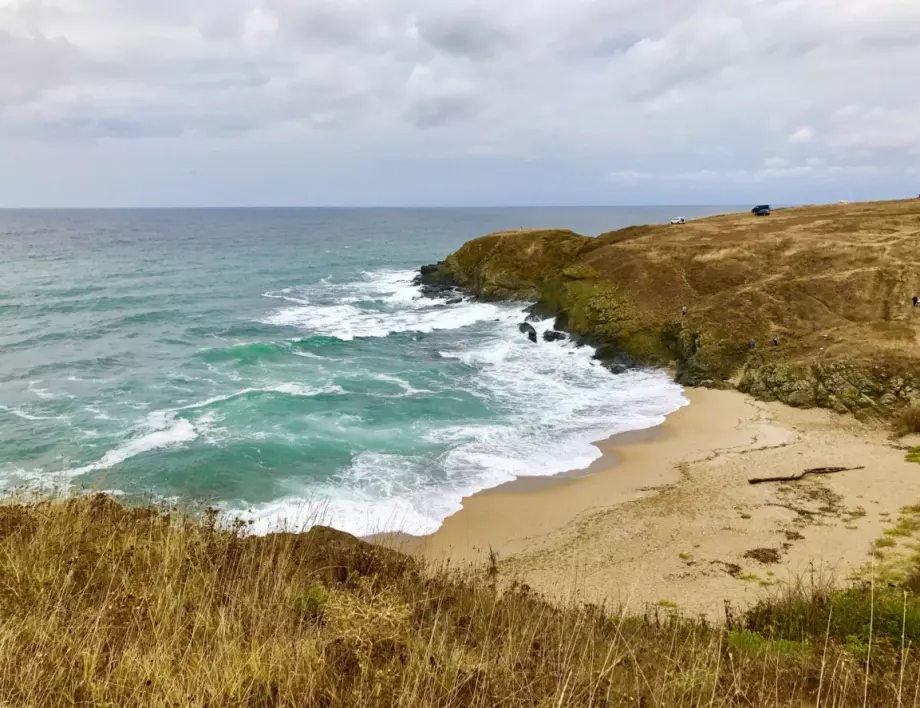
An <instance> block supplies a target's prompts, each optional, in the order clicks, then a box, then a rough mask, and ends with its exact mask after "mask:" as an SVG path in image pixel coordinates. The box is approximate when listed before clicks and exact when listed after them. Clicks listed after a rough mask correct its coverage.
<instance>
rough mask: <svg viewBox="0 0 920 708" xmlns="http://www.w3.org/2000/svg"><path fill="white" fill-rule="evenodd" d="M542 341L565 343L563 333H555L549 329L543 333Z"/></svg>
mask: <svg viewBox="0 0 920 708" xmlns="http://www.w3.org/2000/svg"><path fill="white" fill-rule="evenodd" d="M543 339H544V340H546V341H547V342H562V341H565V339H566V336H565V333H564V332H557V331H555V330H551V329H550V330H547V331H545V332H544V333H543Z"/></svg>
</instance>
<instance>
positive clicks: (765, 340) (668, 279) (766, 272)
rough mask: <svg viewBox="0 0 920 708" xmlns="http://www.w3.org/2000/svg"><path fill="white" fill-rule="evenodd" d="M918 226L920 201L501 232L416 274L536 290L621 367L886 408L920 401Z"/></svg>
mask: <svg viewBox="0 0 920 708" xmlns="http://www.w3.org/2000/svg"><path fill="white" fill-rule="evenodd" d="M918 238H920V200H911V201H902V202H884V203H875V204H857V205H847V206H845V207H844V206H837V205H835V206H829V207H808V208H797V209H789V210H781V211H777V212H775V213H774V215H773V216H771V217H770V218H769V219H759V218H758V217H754V216H752V215H748V214H740V215H728V216H721V217H713V218H710V219H701V220H699V221H694V222H691V223H689V224H686V225H684V226H676V227H670V226H645V227H631V228H628V229H623V230H621V231H616V232H611V233H609V234H604V235H602V236H599V237H597V238H589V237H585V236H580V235H578V234H575V233H573V232H571V231H565V230H527V231H523V230H522V231H510V232H502V233H497V234H491V235H489V236H485V237H482V238H479V239H475V240H473V241H470V242H469V243H467V244H465V245H464V246H463V247H462V248H460V249H459V250H458V251H457V252H456V253H454V254H452V255H450V256H448V257H447V258H446V259H445V260H444V261H443V262H442V263H441V264H438V266H437V267H429V268H427V269H426V270H427V272H424V273H423V276H422V277H423V280H424V281H425V282H427V283H437V284H440V285H454V286H458V287H460V288H461V289H463V290H465V291H466V292H469V293H472V294H475V295H477V296H479V297H482V298H484V299H510V300H515V299H516V300H525V301H531V302H535V303H536V306H535V309H536V310H537V311H538V312H540V313H541V314H543V315H546V316H554V317H556V318H557V326H558V327H559V328H562V329H565V330H567V331H569V332H570V333H572V334H574V335H577V336H578V337H580V338H582V339H583V341H585V342H588V343H590V344H592V345H594V346H596V347H598V355H599V357H601V358H603V359H605V360H607V361H610V362H613V363H615V364H616V365H618V366H643V365H653V366H667V365H671V366H673V367H674V369H675V372H676V379H677V380H678V382H680V383H682V384H685V385H692V386H707V387H735V388H738V389H739V390H741V391H744V392H747V393H750V394H751V395H754V396H756V397H758V398H761V399H764V400H778V401H782V402H784V403H787V404H789V405H793V406H803V407H814V406H819V407H825V408H830V409H832V410H836V411H840V412H846V411H849V412H852V413H854V414H856V415H857V416H860V417H887V416H890V415H893V414H895V413H897V412H898V411H900V410H901V409H902V408H903V407H904V406H906V405H909V404H911V403H916V402H918V401H920V308H913V307H912V306H911V297H912V296H913V294H915V292H917V293H920V258H918V256H917V255H916V254H915V252H916V248H915V244H916V243H917V239H918ZM684 306H686V307H687V313H686V315H685V314H683V313H682V307H684ZM774 336H775V337H777V341H778V344H777V345H776V346H774V345H773V344H772V341H771V340H772V338H773V337H774ZM751 340H754V342H755V344H756V346H755V347H754V348H753V349H752V348H751V347H750V346H749V342H750V341H751Z"/></svg>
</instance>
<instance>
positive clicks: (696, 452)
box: [411, 389, 920, 619]
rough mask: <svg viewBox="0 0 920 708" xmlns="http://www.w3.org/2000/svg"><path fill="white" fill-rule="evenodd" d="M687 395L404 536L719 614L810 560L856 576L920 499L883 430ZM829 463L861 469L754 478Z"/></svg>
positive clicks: (519, 571)
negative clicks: (584, 465) (585, 455)
mask: <svg viewBox="0 0 920 708" xmlns="http://www.w3.org/2000/svg"><path fill="white" fill-rule="evenodd" d="M687 395H688V397H689V399H690V401H691V404H690V405H689V406H687V407H685V408H683V409H681V410H680V411H678V412H677V413H675V414H673V415H672V416H670V417H669V418H668V419H667V421H666V422H665V423H664V424H663V425H661V426H660V427H659V428H657V429H654V430H653V431H646V432H644V433H640V434H632V435H629V436H617V437H615V438H613V439H611V440H608V441H606V442H603V443H600V444H599V447H600V449H601V451H602V452H603V457H602V458H601V459H600V460H599V461H598V462H597V463H596V464H595V465H594V466H592V468H591V469H589V470H587V471H586V472H583V473H578V474H575V475H568V476H563V477H556V478H551V479H547V478H523V479H520V480H518V481H517V482H513V483H511V484H509V485H505V486H503V487H499V488H497V489H493V490H489V491H486V492H482V493H480V494H476V495H474V496H472V497H470V498H468V499H466V500H464V504H463V510H462V511H460V512H459V513H457V514H456V515H454V516H453V517H451V518H450V519H448V520H447V521H446V522H445V523H444V525H443V527H442V528H441V529H440V530H439V531H438V532H437V533H435V534H433V535H431V536H428V537H425V538H423V539H418V540H417V541H413V542H411V550H413V551H414V552H416V553H418V554H420V555H422V556H424V557H426V558H428V559H430V560H433V561H435V562H439V561H443V560H449V561H450V563H451V564H452V565H458V564H460V565H462V564H467V563H480V562H484V561H485V559H486V558H487V557H488V554H489V551H490V549H492V550H494V551H495V553H497V554H498V558H499V568H500V572H501V574H502V577H505V578H512V577H513V578H519V579H520V580H521V581H523V582H526V583H527V584H529V585H530V586H531V587H533V588H534V589H535V590H538V591H540V592H542V593H545V594H546V595H548V596H550V597H557V598H560V599H571V598H573V597H574V598H577V599H583V600H585V601H592V602H606V603H608V604H613V605H623V604H628V606H629V608H631V609H632V610H636V611H641V610H642V609H643V607H645V606H647V605H648V604H656V603H660V604H662V605H665V606H671V605H672V604H676V605H677V606H678V607H680V609H681V610H683V611H685V612H688V613H693V614H697V613H702V614H706V615H707V616H709V617H711V618H713V619H718V618H719V617H721V616H722V615H723V612H724V602H725V601H726V600H727V601H730V602H731V603H733V604H734V605H736V606H746V605H749V604H752V603H753V602H755V601H756V600H757V598H758V597H759V596H761V595H762V594H763V593H764V592H767V588H769V587H771V586H772V585H774V584H776V583H779V582H785V581H788V580H789V579H790V578H794V577H800V576H802V575H803V574H808V573H810V572H812V570H811V569H812V568H815V569H817V572H821V573H825V574H826V573H833V574H834V575H835V576H837V577H839V578H841V579H845V578H847V577H849V576H851V575H852V574H854V573H855V572H857V571H859V570H860V569H861V568H864V567H865V566H866V564H867V563H868V562H869V560H870V550H871V546H872V542H873V541H874V540H875V539H877V538H878V537H879V536H880V535H881V534H882V532H883V531H884V529H885V528H886V526H888V525H889V524H891V523H893V522H894V521H895V520H896V519H897V517H898V513H899V511H900V509H901V508H902V507H903V506H905V505H907V504H915V503H918V502H920V466H918V465H917V464H913V463H909V462H906V461H905V459H904V457H905V451H904V448H905V444H904V443H896V442H893V441H891V440H890V438H889V437H888V435H887V433H886V432H885V431H884V430H882V429H876V428H873V427H870V426H866V425H864V424H861V423H859V422H857V421H855V420H854V419H852V418H849V417H842V416H839V415H837V414H834V413H831V412H828V411H823V410H795V409H791V408H788V407H785V406H783V405H781V404H766V403H762V402H758V401H755V400H754V399H751V398H749V397H747V396H744V395H742V394H740V393H737V392H734V391H710V390H701V389H697V390H692V389H691V390H688V391H687ZM825 467H863V468H864V469H860V470H853V471H846V472H840V473H837V474H831V475H820V476H817V475H810V476H807V477H805V478H804V479H803V480H801V481H796V482H790V483H767V484H760V485H751V484H749V483H748V480H749V479H750V478H754V477H769V476H776V475H794V474H798V473H801V472H803V471H804V470H806V469H810V468H825ZM752 552H753V553H752Z"/></svg>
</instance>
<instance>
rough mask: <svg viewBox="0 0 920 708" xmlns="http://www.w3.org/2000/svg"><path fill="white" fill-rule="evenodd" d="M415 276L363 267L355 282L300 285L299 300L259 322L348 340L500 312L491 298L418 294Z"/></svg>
mask: <svg viewBox="0 0 920 708" xmlns="http://www.w3.org/2000/svg"><path fill="white" fill-rule="evenodd" d="M414 276H415V273H414V272H412V271H377V272H374V273H369V272H365V273H363V279H362V280H360V281H358V282H355V283H348V284H342V285H332V284H328V283H327V284H325V285H322V286H314V289H313V290H315V293H314V292H313V290H311V291H310V292H309V294H304V291H303V290H298V291H297V292H298V293H299V294H298V295H297V300H302V301H303V302H302V303H300V304H299V305H298V306H297V307H284V308H281V309H280V310H276V311H274V312H272V313H270V314H268V315H267V316H266V317H265V318H263V320H262V322H263V323H264V324H273V325H279V326H286V327H299V328H301V329H305V330H307V331H309V332H311V333H312V334H315V335H323V336H328V337H336V338H338V339H342V340H345V341H351V340H353V339H355V338H358V337H386V336H388V335H390V334H395V333H397V332H434V331H437V330H451V329H459V328H461V327H467V326H469V325H472V324H476V323H477V322H482V321H483V320H488V319H492V318H495V317H496V316H498V314H499V312H500V308H499V306H497V305H494V304H491V303H482V302H473V301H466V302H463V303H459V304H455V305H446V304H445V303H444V301H443V300H433V299H431V298H426V297H422V295H421V294H420V293H419V289H418V288H417V287H415V286H414V285H412V279H413V277H414ZM289 290H290V289H289ZM282 292H284V291H282ZM266 296H271V297H281V294H268V293H266ZM283 297H284V298H285V299H290V298H291V296H290V295H284V296H283ZM359 303H375V304H377V305H378V306H379V307H381V308H382V309H368V308H362V307H360V306H359Z"/></svg>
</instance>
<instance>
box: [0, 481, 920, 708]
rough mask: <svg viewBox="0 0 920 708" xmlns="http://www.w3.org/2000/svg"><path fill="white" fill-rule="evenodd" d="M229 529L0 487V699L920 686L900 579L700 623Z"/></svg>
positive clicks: (852, 701) (824, 692) (784, 700)
mask: <svg viewBox="0 0 920 708" xmlns="http://www.w3.org/2000/svg"><path fill="white" fill-rule="evenodd" d="M240 532H241V529H239V528H236V529H224V530H221V529H220V528H219V527H217V526H216V525H215V518H214V517H213V516H206V517H205V518H203V519H200V520H198V521H195V520H192V519H190V518H188V517H183V516H180V515H177V514H176V513H173V514H171V515H166V514H162V513H160V512H158V511H155V510H150V509H133V510H132V509H126V508H123V507H121V506H119V505H118V504H117V503H115V502H114V501H112V500H111V499H109V498H107V497H104V496H96V497H91V498H84V499H81V500H71V501H59V502H45V503H40V504H33V505H21V504H14V503H11V502H7V503H3V504H0V705H3V706H17V707H18V706H74V705H81V706H164V707H165V706H215V707H216V706H324V707H329V708H332V707H334V706H349V707H351V706H406V707H410V706H411V707H413V708H415V707H423V706H424V707H427V706H442V707H448V706H457V707H460V706H463V707H466V706H482V707H486V706H509V707H517V706H533V707H535V708H536V707H539V708H550V707H551V706H552V707H560V708H561V707H563V706H566V707H575V706H579V707H580V706H642V707H644V708H650V707H651V706H669V707H670V706H803V705H808V706H866V705H871V706H895V705H914V703H915V702H916V700H917V693H918V691H917V686H918V685H920V663H918V662H917V661H916V660H915V658H914V656H915V655H916V653H917V647H916V644H915V643H916V642H917V641H918V640H920V612H918V610H917V608H916V607H915V603H914V602H913V601H911V602H910V604H908V603H907V602H906V601H905V602H904V604H903V609H904V612H903V615H904V621H903V622H902V621H901V613H902V602H901V599H902V597H904V596H902V595H901V593H900V591H897V592H894V591H887V594H886V595H884V597H882V596H880V595H879V596H876V595H875V594H874V590H867V589H865V588H863V589H858V588H857V589H853V590H850V591H847V592H846V593H843V594H840V595H830V594H827V593H826V592H824V591H821V592H811V594H809V593H807V592H805V593H801V592H800V593H798V594H796V593H794V592H793V593H790V594H789V595H788V596H787V597H785V598H784V599H782V600H781V601H777V602H776V603H773V604H767V605H762V606H760V607H758V608H757V610H756V611H754V612H752V613H751V614H750V615H748V616H747V617H746V618H742V619H738V620H735V621H734V622H733V624H732V625H731V626H730V627H712V626H710V625H707V624H705V623H703V622H699V621H694V620H687V619H681V618H679V617H677V616H675V614H674V612H673V611H671V610H668V609H661V608H659V609H655V610H649V614H647V615H646V616H644V617H616V616H611V615H610V614H609V613H607V612H605V611H604V610H602V609H601V608H597V607H586V606H572V607H568V608H559V607H554V606H552V605H550V604H547V603H546V602H544V601H542V600H541V599H540V598H538V597H535V596H534V595H533V593H531V592H530V591H529V590H528V589H527V588H526V587H523V586H520V585H515V584H513V583H511V584H508V585H506V586H505V587H504V588H501V587H497V586H501V585H502V581H503V579H501V578H496V577H495V575H494V574H492V575H490V574H486V576H485V577H483V578H478V579H477V578H467V579H461V578H459V577H456V576H454V575H450V574H448V573H447V572H435V573H425V572H422V569H421V568H419V567H418V566H417V565H416V564H415V563H414V562H413V561H411V560H409V559H407V558H406V557H404V556H401V555H399V554H396V553H394V552H392V551H388V550H385V549H382V548H379V547H375V546H371V545H369V544H366V543H364V542H361V541H358V540H356V539H353V538H351V537H350V536H347V535H345V534H340V533H337V532H335V531H332V530H329V529H321V528H318V529H314V530H312V531H311V532H309V533H306V534H277V535H273V536H268V537H264V538H252V537H246V536H244V535H243V534H241V533H240ZM870 600H871V601H872V602H870ZM872 603H874V604H872ZM870 607H875V611H874V613H873V612H871V611H870V609H869V608H870ZM902 637H903V638H904V639H905V640H906V641H905V643H904V646H903V647H902V645H901V644H902V639H901V638H902ZM911 642H914V644H911Z"/></svg>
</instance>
